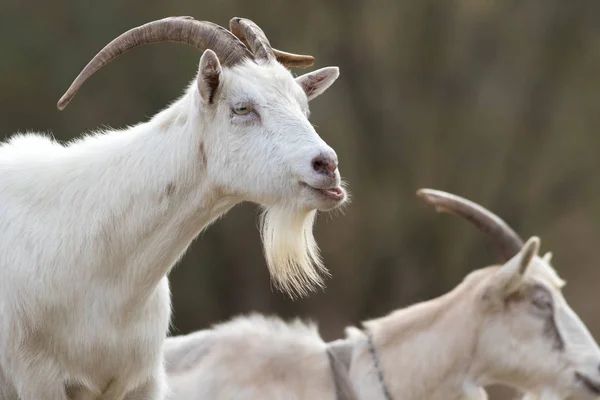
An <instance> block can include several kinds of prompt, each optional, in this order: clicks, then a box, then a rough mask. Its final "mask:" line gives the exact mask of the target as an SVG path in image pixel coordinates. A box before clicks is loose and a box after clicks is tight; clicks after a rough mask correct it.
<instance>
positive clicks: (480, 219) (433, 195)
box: [417, 189, 523, 262]
mask: <svg viewBox="0 0 600 400" xmlns="http://www.w3.org/2000/svg"><path fill="white" fill-rule="evenodd" d="M417 196H419V197H421V198H422V199H423V200H424V201H425V202H426V203H428V204H430V205H432V206H433V207H434V208H435V210H436V211H438V212H447V213H450V214H455V215H458V216H460V217H463V218H465V219H466V220H468V221H469V222H471V223H472V224H473V225H475V226H476V227H477V228H478V229H479V230H480V231H481V232H483V233H485V234H486V235H488V236H489V237H490V239H492V241H493V242H494V244H495V245H496V246H497V247H498V249H499V250H500V254H501V255H502V258H503V261H504V262H506V261H508V260H510V259H511V258H512V257H513V256H514V255H515V254H517V253H518V252H519V251H521V248H522V247H523V239H521V237H520V236H519V235H518V234H517V233H516V232H515V231H514V230H513V229H512V228H511V227H510V226H509V225H508V224H507V223H506V222H505V221H504V220H503V219H502V218H500V217H499V216H497V215H496V214H494V213H492V212H491V211H489V210H488V209H486V208H484V207H482V206H480V205H479V204H477V203H474V202H472V201H470V200H467V199H465V198H463V197H460V196H457V195H454V194H451V193H447V192H442V191H440V190H433V189H420V190H418V191H417Z"/></svg>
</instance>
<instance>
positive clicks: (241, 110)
mask: <svg viewBox="0 0 600 400" xmlns="http://www.w3.org/2000/svg"><path fill="white" fill-rule="evenodd" d="M250 111H252V108H250V107H249V106H247V105H242V106H236V107H233V112H234V114H237V115H247V114H248V113H250Z"/></svg>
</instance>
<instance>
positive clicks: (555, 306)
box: [165, 190, 600, 400]
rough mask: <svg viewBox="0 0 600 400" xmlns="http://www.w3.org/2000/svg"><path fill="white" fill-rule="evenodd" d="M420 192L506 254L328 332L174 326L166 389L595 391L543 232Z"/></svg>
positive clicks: (440, 394)
mask: <svg viewBox="0 0 600 400" xmlns="http://www.w3.org/2000/svg"><path fill="white" fill-rule="evenodd" d="M418 193H419V195H420V196H421V197H422V198H423V199H424V200H425V201H427V202H428V203H430V204H432V205H434V206H435V207H436V208H437V209H438V210H439V211H448V212H452V213H455V214H458V215H460V216H463V217H465V218H466V219H468V220H470V221H471V222H473V223H474V224H475V225H476V226H477V227H479V228H480V229H481V230H483V231H485V232H487V233H488V234H489V235H490V236H491V237H492V239H494V241H495V242H496V243H497V244H498V245H499V246H500V249H501V253H502V255H503V257H504V262H505V263H504V264H503V265H501V266H493V267H487V268H483V269H480V270H477V271H474V272H472V273H471V274H469V275H468V276H467V277H466V278H465V279H464V281H463V282H461V283H460V284H459V285H458V286H457V287H456V288H455V289H454V290H452V291H451V292H449V293H447V294H445V295H443V296H441V297H438V298H436V299H433V300H429V301H425V302H422V303H419V304H416V305H413V306H411V307H407V308H404V309H400V310H397V311H394V312H392V313H391V314H389V315H387V316H385V317H382V318H378V319H374V320H370V321H367V322H365V323H363V326H364V329H362V330H361V329H358V328H348V329H347V330H346V332H347V337H346V338H345V339H340V340H337V341H334V342H331V343H325V342H324V341H323V340H322V339H321V338H320V336H319V335H318V332H317V329H316V327H315V326H313V325H310V324H303V323H301V322H299V321H296V322H292V323H290V324H286V323H284V322H283V321H281V320H279V319H277V318H267V317H263V316H259V315H253V316H250V317H240V318H236V319H234V320H233V321H230V322H227V323H224V324H221V325H217V326H215V327H214V328H213V329H210V330H205V331H199V332H196V333H192V334H190V335H187V336H181V337H175V338H170V339H168V340H167V344H166V347H165V353H166V358H165V359H166V363H167V365H166V367H167V371H168V375H169V384H170V388H171V390H172V392H173V395H172V397H171V398H172V399H175V400H184V399H187V400H200V399H209V398H210V399H216V398H218V399H258V398H260V399H311V400H312V399H323V400H327V399H331V400H334V399H338V400H340V399H386V400H390V399H403V400H407V399H427V400H437V399H440V400H442V399H443V400H459V399H461V400H463V399H470V400H481V399H486V398H487V395H486V393H485V391H484V389H483V387H485V386H487V385H491V384H505V385H509V386H511V387H514V388H516V389H519V390H521V391H523V392H527V393H531V394H530V395H528V396H529V397H528V399H538V400H540V399H543V400H551V399H552V400H554V399H560V398H566V397H570V396H581V397H583V398H593V397H597V396H598V395H599V394H600V349H599V348H598V345H597V344H596V342H595V341H594V339H593V338H592V336H591V334H590V333H589V331H588V329H587V328H586V326H585V325H584V324H583V322H581V320H580V319H579V317H578V316H577V315H576V314H575V313H574V312H573V311H572V310H571V308H570V307H569V305H568V304H567V302H566V300H565V299H564V297H563V296H562V294H561V287H562V286H563V285H564V282H563V281H562V280H561V278H559V276H558V275H557V274H556V272H555V271H554V269H553V268H552V267H551V266H550V258H551V256H550V254H549V253H548V254H546V255H545V256H544V257H538V250H539V246H540V240H539V239H538V238H537V237H532V238H530V239H529V240H528V241H527V242H526V243H525V244H524V245H523V242H522V240H521V239H520V238H519V236H518V235H517V234H516V233H515V232H514V231H512V229H511V228H510V227H508V226H507V225H506V224H505V223H504V221H502V220H501V219H500V218H499V217H497V216H495V215H494V214H492V213H491V212H489V211H488V210H486V209H484V208H482V207H481V206H478V205H477V204H474V203H472V202H470V201H468V200H466V199H463V198H460V197H458V196H454V195H451V194H448V193H444V192H439V191H434V190H421V191H419V192H418ZM328 354H329V356H330V357H329V359H328Z"/></svg>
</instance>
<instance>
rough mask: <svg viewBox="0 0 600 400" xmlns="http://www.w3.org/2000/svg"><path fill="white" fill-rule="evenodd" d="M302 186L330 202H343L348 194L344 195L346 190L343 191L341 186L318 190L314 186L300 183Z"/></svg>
mask: <svg viewBox="0 0 600 400" xmlns="http://www.w3.org/2000/svg"><path fill="white" fill-rule="evenodd" d="M300 184H301V185H302V186H304V187H307V188H308V189H310V190H311V191H313V192H316V193H318V194H319V195H321V196H323V197H326V198H327V199H329V200H334V201H341V200H343V199H344V197H345V196H346V194H345V193H344V189H342V188H341V187H339V186H335V187H332V188H316V187H314V186H311V185H309V184H308V183H306V182H300Z"/></svg>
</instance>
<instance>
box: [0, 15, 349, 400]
mask: <svg viewBox="0 0 600 400" xmlns="http://www.w3.org/2000/svg"><path fill="white" fill-rule="evenodd" d="M230 27H231V32H230V31H228V30H226V29H224V28H222V27H220V26H217V25H215V24H212V23H210V22H203V21H196V20H194V19H193V18H191V17H171V18H166V19H163V20H159V21H153V22H150V23H148V24H145V25H142V26H140V27H137V28H134V29H132V30H130V31H128V32H125V33H124V34H122V35H121V36H119V37H118V38H117V39H115V40H113V41H112V42H111V43H110V44H108V45H107V46H106V47H105V48H104V49H102V50H101V51H100V52H99V53H98V54H97V55H96V56H95V57H94V58H93V59H92V61H90V63H89V64H88V65H87V66H86V67H85V69H84V70H83V71H82V72H81V73H80V75H79V76H78V77H77V79H76V80H75V81H74V83H73V84H72V85H71V87H70V88H69V90H68V92H67V93H66V94H65V95H64V96H63V98H62V99H61V100H60V102H59V104H58V107H59V109H62V108H64V107H65V106H66V104H67V103H68V102H69V101H70V100H71V98H72V97H73V96H74V95H75V93H76V92H77V90H78V89H79V88H80V86H81V85H82V84H83V83H84V81H85V80H86V79H87V78H89V77H90V76H91V75H92V74H93V73H94V72H96V71H97V70H99V69H100V68H101V67H102V66H104V65H106V64H108V63H109V62H110V61H111V60H113V59H114V58H116V57H118V56H119V55H120V54H122V53H124V52H125V51H127V50H129V49H132V48H134V47H137V46H140V45H143V44H145V43H154V42H167V41H174V42H181V43H186V44H189V45H192V46H194V47H195V48H197V49H199V50H205V51H204V53H203V54H202V57H201V58H200V66H199V70H198V75H197V77H196V78H195V79H194V80H193V82H192V83H191V85H190V86H189V87H188V89H187V90H186V92H185V93H184V94H183V96H182V97H181V98H180V99H179V100H177V101H175V102H174V103H173V104H171V105H170V106H169V107H168V108H166V109H165V110H163V111H161V112H160V113H158V114H157V115H156V116H154V117H153V118H152V119H151V120H150V121H148V122H145V123H140V124H138V125H136V126H133V127H131V128H128V129H124V130H121V131H104V132H100V133H98V134H95V135H91V136H87V137H85V138H82V139H79V140H76V141H74V142H73V143H70V144H69V145H67V146H62V145H60V144H58V143H56V142H54V141H52V140H51V139H50V138H48V137H44V136H41V135H35V134H26V135H17V136H14V137H13V138H12V139H10V140H9V141H7V142H6V143H5V144H3V145H1V146H0V399H3V400H8V399H11V400H12V399H17V398H19V399H21V400H46V399H47V400H64V399H68V398H71V399H78V400H79V399H99V398H101V399H105V400H108V399H111V400H112V399H116V400H121V399H145V400H146V399H152V400H154V399H162V398H164V393H165V377H164V368H163V365H162V352H161V348H162V345H163V342H164V338H165V336H166V332H167V329H168V325H169V318H170V299H169V297H170V293H169V287H168V281H167V278H166V276H167V274H168V273H169V271H170V270H171V268H172V267H173V265H174V264H175V263H176V262H177V261H178V260H179V259H180V258H181V257H182V255H183V253H184V252H185V250H186V248H187V247H188V246H189V245H190V243H191V242H192V240H193V239H194V238H195V237H196V236H197V235H198V234H199V232H200V231H202V230H203V229H204V228H206V227H207V226H208V225H209V224H210V223H211V222H213V221H215V220H216V219H217V218H218V217H219V216H220V215H222V214H223V213H225V212H227V211H228V210H229V209H230V208H231V207H233V206H234V205H235V204H237V203H240V202H242V201H252V202H255V203H258V204H260V205H262V206H263V207H264V208H265V213H264V215H263V219H262V237H263V242H264V250H265V254H266V259H267V262H268V266H269V268H270V270H271V272H272V276H273V278H274V279H275V281H276V282H277V284H278V285H279V286H280V287H282V288H283V289H285V290H286V291H287V292H289V293H292V294H294V293H295V294H305V293H306V291H307V290H309V289H311V288H314V286H315V285H320V284H321V278H320V276H321V274H320V273H319V272H323V271H324V269H323V267H322V264H321V263H320V261H319V256H318V252H317V247H316V244H315V242H314V239H313V236H312V224H313V220H314V218H315V212H316V211H315V210H316V209H318V210H329V209H332V208H334V207H337V206H339V205H341V204H342V203H343V202H344V201H345V199H346V192H345V191H344V189H343V188H342V187H341V186H340V176H339V172H338V170H337V156H336V154H335V152H334V151H333V150H332V149H331V148H330V147H329V146H328V145H327V144H326V143H325V142H324V141H323V140H321V138H320V137H319V136H318V135H317V133H316V132H315V130H314V129H313V127H312V125H311V124H310V123H309V121H308V119H307V118H308V113H309V112H308V101H310V100H312V99H314V98H315V97H317V96H319V95H320V94H321V93H323V92H324V91H325V90H326V89H327V88H328V87H329V86H330V85H331V84H332V83H333V82H334V81H335V80H336V78H337V77H338V69H337V68H334V67H330V68H324V69H320V70H317V71H314V72H311V73H308V74H306V75H302V76H300V77H298V78H295V79H294V78H293V77H292V75H291V73H290V72H289V71H288V70H287V69H286V68H285V66H308V65H311V64H312V60H313V59H312V57H310V56H299V55H293V54H289V53H284V52H280V51H277V50H273V49H272V48H271V46H270V44H269V41H268V40H267V39H266V37H265V35H264V33H263V32H262V31H261V30H260V28H259V27H258V26H256V25H255V24H254V23H253V22H252V21H249V20H245V19H240V18H234V19H232V20H231V22H230ZM232 32H233V33H232ZM245 43H246V44H245ZM247 46H248V47H247ZM250 50H251V51H252V52H251V51H250ZM217 55H218V56H217Z"/></svg>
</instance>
